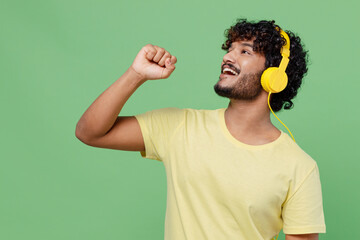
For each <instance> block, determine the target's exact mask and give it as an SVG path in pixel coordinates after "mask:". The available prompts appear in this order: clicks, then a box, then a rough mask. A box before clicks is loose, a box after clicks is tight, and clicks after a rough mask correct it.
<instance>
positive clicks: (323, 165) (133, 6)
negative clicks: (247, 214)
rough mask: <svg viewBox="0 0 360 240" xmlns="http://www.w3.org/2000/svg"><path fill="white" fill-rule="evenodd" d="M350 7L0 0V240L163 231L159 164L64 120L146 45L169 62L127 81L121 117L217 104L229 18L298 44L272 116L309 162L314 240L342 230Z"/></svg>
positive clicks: (353, 12) (350, 168)
mask: <svg viewBox="0 0 360 240" xmlns="http://www.w3.org/2000/svg"><path fill="white" fill-rule="evenodd" d="M358 9H359V3H356V2H355V0H354V1H279V0H276V1H268V0H263V1H232V0H230V1H220V0H218V1H207V0H202V1H188V0H186V1H161V0H153V1H115V0H113V1H109V0H105V1H104V0H103V1H69V0H67V1H64V0H62V1H60V0H57V1H54V0H47V1H39V0H36V1H34V0H32V1H25V0H22V1H10V0H7V1H6V0H5V1H3V0H2V1H1V5H0V20H1V21H0V30H1V37H0V43H1V44H0V51H1V52H0V61H1V62H0V77H1V88H0V91H1V94H0V97H1V101H0V104H1V109H2V116H1V120H0V123H1V136H2V137H1V140H0V141H1V142H0V146H1V162H0V163H1V166H0V184H1V185H0V239H4V240H24V239H27V240H33V239H34V240H35V239H36V240H49V239H51V240H58V239H59V240H60V239H61V240H63V239H66V240H75V239H76V240H82V239H84V240H85V239H86V240H92V239H97V240H98V239H106V240H112V239H129V240H130V239H134V240H136V239H147V240H149V239H154V240H159V239H163V232H164V225H163V224H164V218H165V209H166V173H165V169H164V166H163V164H162V163H161V162H158V161H155V160H150V159H144V158H141V156H140V153H139V152H131V151H130V152H127V151H118V150H111V149H101V148H94V147H90V146H87V145H85V144H83V143H82V142H80V141H79V140H78V139H77V138H76V137H75V126H76V123H77V121H78V120H79V119H80V117H81V115H82V114H83V113H84V111H85V110H86V109H87V108H88V107H89V106H90V104H91V103H92V102H93V101H94V100H95V99H96V98H97V97H98V96H99V95H100V94H101V93H102V92H103V91H104V90H105V89H106V88H108V87H109V86H110V85H111V84H112V83H113V82H115V81H116V80H117V79H118V78H119V77H120V76H121V75H122V74H123V73H124V72H125V71H126V69H127V68H128V67H129V66H130V65H131V63H132V62H133V60H134V58H135V56H136V54H137V53H138V52H139V51H140V49H141V48H142V47H143V46H144V45H146V44H148V43H151V44H153V45H158V46H160V47H164V48H165V49H166V50H168V51H169V52H170V53H171V54H173V55H175V56H176V57H177V59H178V62H177V64H176V70H175V71H174V73H173V74H172V75H171V76H170V78H168V79H163V80H156V81H148V82H146V83H145V84H144V85H142V86H141V87H140V88H138V90H137V91H136V92H135V93H134V94H133V95H132V96H131V97H130V99H129V100H128V102H127V103H126V104H125V106H124V108H123V110H122V111H121V113H120V115H122V116H131V115H135V114H139V113H143V112H145V111H148V110H153V109H159V108H164V107H180V108H195V109H216V108H222V107H227V104H228V99H226V98H221V97H219V96H217V95H216V94H215V92H214V90H213V86H214V84H215V83H216V82H217V81H218V78H219V74H220V64H221V61H222V57H223V55H224V53H225V52H224V51H223V50H221V44H222V43H223V41H224V40H225V37H224V30H225V29H227V28H228V27H229V26H231V25H232V24H233V23H234V22H235V20H236V18H239V17H246V18H248V19H249V20H262V19H267V20H270V19H274V20H276V23H277V24H279V25H280V26H281V27H282V28H283V29H284V30H292V31H294V32H296V33H297V34H299V36H300V37H301V38H302V40H303V42H304V44H305V47H306V49H308V50H309V60H310V64H309V72H308V74H307V76H306V77H305V79H304V83H303V85H302V87H301V89H300V91H299V94H298V96H297V97H296V98H295V99H294V104H295V106H294V108H293V109H292V110H290V111H288V110H283V111H281V112H279V113H278V116H279V118H280V119H281V120H282V121H283V122H284V123H285V124H286V125H287V126H288V127H289V129H290V130H291V131H292V133H293V134H294V137H295V139H296V141H297V143H298V144H299V145H300V146H301V147H302V148H303V149H304V150H305V151H306V152H307V153H308V154H309V155H310V156H312V157H313V158H314V160H316V161H317V163H318V166H319V169H320V176H321V182H322V191H323V203H324V213H325V222H326V227H327V233H326V234H320V239H330V240H332V239H355V237H356V236H358V233H357V232H358V226H359V223H360V220H359V217H358V216H359V215H360V211H359V207H358V204H359V202H360V193H359V180H360V177H359V174H358V173H359V166H360V164H359V160H360V155H359V151H358V149H356V148H357V147H358V144H359V140H358V134H359V124H358V123H359V120H358V118H359V116H360V113H359V100H358V97H357V95H358V91H359V90H358V88H359V87H360V83H359V79H358V78H357V77H356V76H358V73H357V71H358V69H359V67H358V66H359V59H358V56H359V53H360V51H359V44H358V40H359V37H360V34H359V30H358V24H359V22H360V18H359V15H358ZM271 117H272V120H273V123H274V124H275V125H276V126H277V127H278V128H280V129H282V130H284V131H285V132H287V130H286V129H285V128H284V127H283V126H282V125H281V124H280V123H279V122H278V121H277V120H276V118H274V117H273V116H271ZM279 239H284V234H283V232H281V234H280V237H279Z"/></svg>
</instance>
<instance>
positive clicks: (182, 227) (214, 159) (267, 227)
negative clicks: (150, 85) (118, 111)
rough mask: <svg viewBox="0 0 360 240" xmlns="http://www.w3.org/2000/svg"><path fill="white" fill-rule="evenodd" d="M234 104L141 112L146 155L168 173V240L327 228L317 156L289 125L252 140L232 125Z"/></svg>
mask: <svg viewBox="0 0 360 240" xmlns="http://www.w3.org/2000/svg"><path fill="white" fill-rule="evenodd" d="M225 110H226V108H220V109H215V110H197V109H190V108H186V109H179V108H175V107H169V108H162V109H156V110H152V111H148V112H145V113H142V114H138V115H135V117H136V119H137V120H138V122H139V124H140V127H141V131H142V134H143V138H144V142H145V151H141V152H140V153H141V156H142V157H144V158H148V159H154V160H158V161H162V162H163V164H164V166H165V170H166V176H167V206H166V217H165V240H185V239H187V240H219V239H221V240H225V239H226V240H239V239H243V240H257V239H261V240H264V239H265V240H269V239H271V238H273V237H275V236H276V235H277V234H278V233H279V232H280V231H281V229H282V228H283V232H284V233H285V234H305V233H325V232H326V226H325V220H324V212H323V202H322V191H321V183H320V174H319V169H318V166H317V163H316V161H314V160H313V159H312V158H311V157H310V156H309V155H308V154H307V153H305V152H304V151H303V150H302V149H301V148H300V147H299V146H298V145H297V144H296V143H295V142H294V141H293V140H292V138H291V137H290V136H289V135H287V134H286V133H284V132H283V131H281V135H280V137H279V138H277V139H276V140H275V141H273V142H270V143H267V144H264V145H257V146H255V145H248V144H245V143H242V142H240V141H238V140H237V139H236V138H234V137H233V136H232V135H231V133H230V132H229V131H228V129H227V127H226V124H225V117H224V113H225Z"/></svg>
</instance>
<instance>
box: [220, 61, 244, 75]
mask: <svg viewBox="0 0 360 240" xmlns="http://www.w3.org/2000/svg"><path fill="white" fill-rule="evenodd" d="M225 66H226V67H229V68H231V69H232V70H234V71H235V72H237V73H238V74H239V73H240V69H237V68H236V67H235V66H234V65H232V64H231V63H225V64H224V65H222V67H221V71H222V70H223V69H224V67H225Z"/></svg>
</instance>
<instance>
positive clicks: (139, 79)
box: [127, 65, 147, 83]
mask: <svg viewBox="0 0 360 240" xmlns="http://www.w3.org/2000/svg"><path fill="white" fill-rule="evenodd" d="M127 72H128V74H129V76H130V77H131V78H132V79H134V80H135V81H136V82H138V83H144V82H146V80H147V79H146V78H145V77H144V76H143V75H142V74H140V73H138V72H137V71H136V70H135V69H134V68H133V66H132V65H131V66H130V67H129V68H128V70H127Z"/></svg>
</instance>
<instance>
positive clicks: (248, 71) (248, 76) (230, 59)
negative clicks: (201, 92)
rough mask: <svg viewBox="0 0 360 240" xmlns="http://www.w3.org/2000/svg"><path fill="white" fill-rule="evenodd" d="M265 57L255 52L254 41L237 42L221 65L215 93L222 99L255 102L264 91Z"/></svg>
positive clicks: (232, 45) (233, 44)
mask: <svg viewBox="0 0 360 240" xmlns="http://www.w3.org/2000/svg"><path fill="white" fill-rule="evenodd" d="M265 61H266V59H265V56H264V55H261V54H260V53H258V52H254V50H253V40H251V41H246V40H240V41H235V42H233V43H232V44H231V47H230V48H229V51H228V53H226V54H225V55H224V57H223V61H222V63H221V74H220V78H219V81H218V82H217V83H216V84H215V85H214V90H215V92H216V93H217V94H218V95H219V96H222V97H227V98H232V99H239V100H253V99H255V98H256V97H257V96H258V95H259V94H260V93H261V91H262V86H261V82H260V78H261V74H262V73H263V71H264V70H265ZM234 73H235V75H234Z"/></svg>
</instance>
